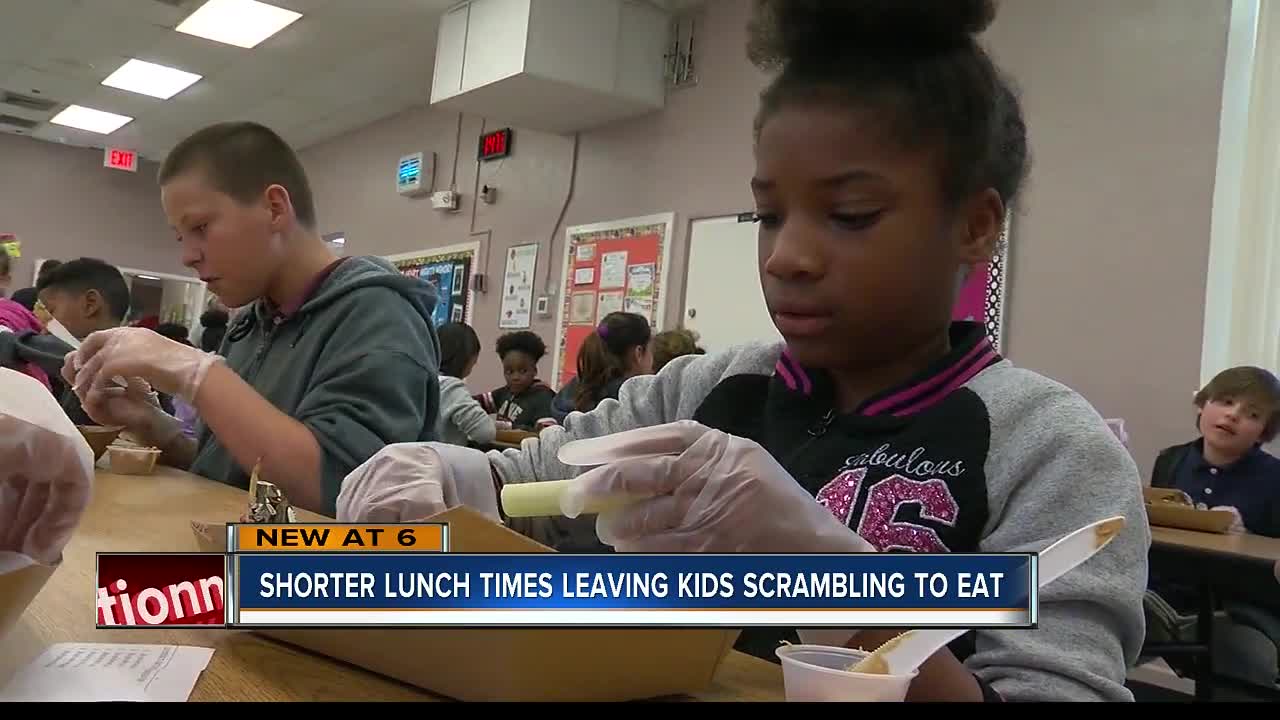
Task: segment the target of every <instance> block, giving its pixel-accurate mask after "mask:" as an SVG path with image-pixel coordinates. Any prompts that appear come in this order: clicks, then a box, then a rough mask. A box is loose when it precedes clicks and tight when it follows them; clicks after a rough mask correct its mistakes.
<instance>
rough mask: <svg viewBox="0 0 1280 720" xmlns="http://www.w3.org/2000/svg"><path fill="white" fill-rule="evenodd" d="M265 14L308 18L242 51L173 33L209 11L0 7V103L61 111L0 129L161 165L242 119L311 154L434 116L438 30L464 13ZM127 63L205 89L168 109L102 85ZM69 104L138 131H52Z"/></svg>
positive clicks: (430, 0) (314, 3)
mask: <svg viewBox="0 0 1280 720" xmlns="http://www.w3.org/2000/svg"><path fill="white" fill-rule="evenodd" d="M267 1H268V2H271V3H272V4H275V5H279V6H281V7H286V8H289V9H291V10H295V11H297V12H300V13H302V15H303V16H302V18H301V19H299V20H298V21H297V22H295V23H293V24H292V25H290V26H289V27H287V28H285V29H284V30H283V31H281V32H280V33H279V34H277V35H275V36H274V37H271V38H269V39H267V40H266V41H265V42H263V43H262V44H261V45H259V46H258V47H256V48H254V49H252V50H247V49H243V48H238V47H233V46H230V45H223V44H220V43H216V42H212V41H209V40H204V39H202V38H198V37H193V36H189V35H185V34H182V33H178V32H175V31H174V30H173V28H175V27H177V25H178V24H179V23H180V22H181V21H182V20H183V19H184V18H186V16H187V15H189V14H190V13H191V12H193V11H194V10H195V9H196V8H198V7H200V5H202V4H203V3H204V0H0V91H10V92H14V93H19V94H22V95H27V96H30V97H35V98H39V99H43V100H48V101H51V102H54V103H56V105H55V106H54V107H53V108H51V109H48V110H45V111H39V110H31V109H27V108H23V107H19V106H15V105H12V104H8V103H4V102H0V115H10V116H15V117H19V118H24V119H26V120H30V121H34V122H36V123H37V124H36V125H35V127H33V128H30V129H24V128H19V127H15V126H13V125H9V124H4V123H3V122H0V131H2V132H8V133H16V134H23V135H30V136H32V137H35V138H38V139H41V140H48V141H51V142H61V143H67V144H71V145H81V146H87V147H102V146H104V145H108V144H109V145H112V146H117V147H125V148H130V149H134V150H137V151H138V152H140V153H141V154H142V155H143V156H144V157H150V158H152V159H160V158H162V157H163V156H164V154H165V153H166V152H167V151H168V149H169V148H170V147H172V146H173V145H174V144H175V143H177V142H178V141H179V140H181V139H182V138H183V137H185V136H186V135H187V134H189V133H191V132H193V131H195V130H197V129H199V128H201V127H203V126H205V125H208V124H211V123H214V122H219V121H222V120H235V119H239V120H254V121H258V122H261V123H264V124H266V125H268V126H270V127H272V128H273V129H275V130H276V131H278V132H280V133H281V134H282V135H283V136H284V137H285V139H286V140H287V141H289V142H290V143H291V144H293V145H294V146H295V147H298V148H302V147H306V146H308V145H311V144H314V143H316V142H319V141H321V140H325V139H328V138H331V137H334V136H337V135H340V134H342V133H344V132H347V131H349V130H353V129H356V128H359V127H362V126H364V125H368V124H369V123H371V122H373V121H375V120H378V119H380V118H383V117H387V116H389V115H393V114H395V113H397V112H400V111H402V110H404V109H406V108H408V107H411V106H414V105H422V104H425V103H426V102H427V100H428V98H429V97H430V86H431V67H432V58H433V56H434V53H435V42H436V27H437V20H438V18H439V16H440V14H441V13H442V12H443V11H444V10H445V9H447V8H449V7H450V6H452V5H454V4H456V2H457V0H267ZM131 57H132V58H138V59H141V60H147V61H150V62H155V63H160V64H162V65H168V66H170V67H176V68H178V69H180V70H186V71H188V72H194V73H198V74H200V75H203V76H204V79H203V80H201V81H200V82H198V83H196V84H195V85H193V86H192V87H190V88H188V89H186V90H184V91H183V92H181V93H179V94H178V95H176V96H175V97H173V98H172V99H170V100H158V99H155V98H151V97H147V96H144V95H138V94H135V93H130V92H127V91H124V90H116V89H113V88H109V87H104V86H102V85H101V84H100V83H101V82H102V80H103V79H104V78H106V77H107V76H108V75H109V74H111V73H112V72H113V71H114V70H115V69H116V68H118V67H119V66H120V65H121V64H122V63H124V62H125V60H127V59H129V58H131ZM2 97H3V95H2V94H0V98H2ZM72 103H74V104H78V105H85V106H88V107H92V108H95V109H98V110H106V111H108V112H113V113H118V114H122V115H128V116H131V117H133V118H134V121H133V122H131V123H129V124H128V125H125V126H124V127H123V128H121V129H120V130H118V131H116V132H115V133H112V134H111V135H107V136H103V135H97V134H94V133H89V132H85V131H80V130H75V129H72V128H67V127H62V126H58V125H53V124H50V123H49V122H48V120H49V119H50V118H52V117H53V116H54V115H56V114H57V113H58V112H59V111H60V110H61V109H62V108H64V107H66V106H67V105H69V104H72Z"/></svg>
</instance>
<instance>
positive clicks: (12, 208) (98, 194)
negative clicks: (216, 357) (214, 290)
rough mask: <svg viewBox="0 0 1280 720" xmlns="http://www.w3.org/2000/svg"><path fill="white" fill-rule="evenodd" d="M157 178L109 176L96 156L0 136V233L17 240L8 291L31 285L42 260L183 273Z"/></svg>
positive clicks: (147, 167)
mask: <svg viewBox="0 0 1280 720" xmlns="http://www.w3.org/2000/svg"><path fill="white" fill-rule="evenodd" d="M16 168H21V171H18V170H16ZM155 173H156V168H155V165H153V164H150V163H143V164H141V165H140V166H139V167H138V172H136V173H127V172H122V171H119V170H108V169H107V168H104V167H102V151H101V150H90V149H85V148H76V147H69V146H63V145H55V144H52V143H47V142H37V141H33V140H30V139H28V138H23V137H17V136H14V135H5V134H0V232H13V233H17V234H18V237H19V239H20V240H21V241H22V258H21V260H19V261H18V263H17V266H16V267H15V268H14V280H13V282H14V284H13V288H14V289H15V290H16V289H17V288H20V287H26V286H27V285H29V284H31V277H32V272H33V271H34V268H35V263H34V261H35V259H36V258H40V257H43V258H58V259H60V260H69V259H72V258H76V257H81V256H89V257H99V258H102V259H103V260H106V261H108V262H111V263H114V264H116V265H122V266H125V267H134V268H140V269H144V270H155V271H158V272H170V273H184V274H185V273H186V269H185V268H183V267H182V259H181V255H180V253H179V250H178V246H177V243H175V242H174V240H173V233H172V232H171V231H170V230H169V229H168V227H167V224H166V223H165V219H164V215H163V213H162V212H161V209H160V191H159V190H158V189H157V188H156V181H155V177H156V175H155Z"/></svg>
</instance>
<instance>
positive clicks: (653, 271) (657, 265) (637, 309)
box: [552, 213, 675, 387]
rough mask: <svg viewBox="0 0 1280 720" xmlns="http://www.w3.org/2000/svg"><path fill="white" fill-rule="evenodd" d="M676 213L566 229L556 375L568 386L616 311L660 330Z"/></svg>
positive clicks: (557, 382) (561, 274)
mask: <svg viewBox="0 0 1280 720" xmlns="http://www.w3.org/2000/svg"><path fill="white" fill-rule="evenodd" d="M674 223H675V215H674V214H673V213H665V214H660V215H648V216H645V217H637V218H627V219H623V220H614V221H609V222H603V223H595V224H593V225H578V226H574V227H570V228H567V229H566V230H565V242H564V259H563V263H562V265H561V267H562V272H561V273H560V288H559V292H560V297H559V300H560V308H559V312H558V313H557V319H556V338H557V339H558V342H557V345H556V354H555V362H554V364H553V368H552V377H553V378H555V382H556V386H557V387H564V385H565V384H566V383H567V382H569V380H570V379H572V378H573V376H574V375H575V374H576V373H577V366H578V349H579V348H580V347H582V342H583V340H585V339H586V338H587V336H588V335H590V334H591V333H593V332H595V331H596V326H597V325H599V323H600V319H601V318H603V317H604V316H606V315H608V314H609V313H611V312H615V311H626V312H634V313H637V314H639V315H643V316H645V317H646V318H648V320H649V325H650V326H651V327H652V328H653V330H654V332H655V333H656V332H657V331H658V330H659V329H660V326H661V325H662V321H663V317H664V312H665V310H666V296H667V292H666V279H667V276H668V272H669V269H670V265H671V232H672V228H673V226H674Z"/></svg>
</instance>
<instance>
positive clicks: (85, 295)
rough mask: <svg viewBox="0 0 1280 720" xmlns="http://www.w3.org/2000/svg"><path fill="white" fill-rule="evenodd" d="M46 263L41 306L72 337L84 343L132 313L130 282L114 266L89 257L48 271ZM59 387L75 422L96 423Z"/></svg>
mask: <svg viewBox="0 0 1280 720" xmlns="http://www.w3.org/2000/svg"><path fill="white" fill-rule="evenodd" d="M47 265H48V263H45V264H44V265H42V266H41V267H40V279H39V280H37V281H36V293H37V296H38V297H39V300H40V306H41V307H43V308H44V309H45V311H46V312H48V313H49V316H50V317H51V318H53V319H54V320H56V321H57V322H58V324H60V325H62V327H63V328H65V329H66V331H67V332H68V333H70V334H71V336H72V337H73V338H75V339H76V340H77V341H81V342H83V341H84V339H85V338H87V337H89V336H90V335H92V334H93V333H95V332H97V331H99V330H109V329H111V328H117V327H120V326H121V325H123V324H124V321H125V318H126V317H128V315H129V303H130V298H129V285H128V284H127V283H125V281H124V275H123V274H121V272H120V270H119V269H117V268H116V266H115V265H112V264H111V263H108V262H106V261H105V260H99V259H98V258H89V257H82V258H78V259H75V260H70V261H68V262H64V263H58V264H57V265H55V266H54V268H53V269H52V270H49V271H48V272H46V271H45V266H47ZM60 386H61V390H62V397H61V402H62V409H63V410H65V411H66V413H67V415H68V416H69V417H70V418H71V420H72V422H75V423H76V424H78V425H91V424H93V420H92V419H91V418H90V417H89V415H88V414H87V413H86V412H85V411H84V409H83V408H82V407H81V405H80V398H78V397H77V396H76V394H75V393H74V392H73V391H72V390H71V388H70V386H69V385H66V384H65V383H60Z"/></svg>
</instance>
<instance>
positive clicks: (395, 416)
mask: <svg viewBox="0 0 1280 720" xmlns="http://www.w3.org/2000/svg"><path fill="white" fill-rule="evenodd" d="M435 303H436V297H435V293H434V291H433V290H432V289H431V287H430V286H428V285H427V284H426V283H424V282H422V281H420V280H418V279H416V278H410V277H406V276H404V275H402V274H400V273H399V272H398V271H396V269H395V268H394V267H393V266H392V265H391V264H390V263H388V262H387V261H385V260H383V259H381V258H376V257H350V258H346V259H345V260H344V261H343V262H342V263H341V264H340V265H338V266H337V267H336V268H335V269H334V270H333V271H332V273H330V275H329V276H328V277H327V278H325V279H324V281H323V282H321V284H320V285H319V287H317V288H316V290H315V292H314V293H312V294H311V296H310V297H309V298H308V299H307V300H306V301H305V302H304V303H303V304H302V306H301V307H300V308H299V309H298V311H297V312H296V313H293V314H292V315H289V316H288V317H283V318H277V317H276V311H275V309H274V308H273V307H271V305H270V303H269V302H268V301H266V300H265V299H264V300H258V301H256V302H255V303H253V304H252V305H251V306H249V307H248V308H246V310H247V311H246V312H243V313H240V314H239V316H238V317H237V318H236V319H235V320H234V321H233V322H232V324H231V326H230V327H228V328H227V334H226V337H225V338H224V339H223V341H222V347H221V350H220V354H222V355H223V356H224V357H226V359H227V365H228V366H229V367H230V368H231V369H232V370H234V371H235V372H236V373H237V374H238V375H240V377H242V378H244V380H245V381H246V382H248V383H249V384H250V385H252V386H253V388H254V389H255V390H257V391H258V393H260V394H261V395H262V396H263V397H265V398H266V399H267V400H268V401H270V402H271V404H272V405H275V406H276V407H277V408H279V409H280V410H281V411H283V412H285V413H288V414H289V416H290V417H292V418H294V419H295V420H297V421H299V422H301V423H303V424H304V425H306V426H307V427H308V428H309V429H310V430H311V432H312V433H314V434H315V437H316V440H317V441H318V442H319V444H320V451H321V458H322V461H321V481H322V482H323V484H324V493H323V497H324V503H325V504H324V508H323V510H324V511H325V512H326V513H328V514H330V515H332V514H334V512H335V510H334V503H335V502H336V500H337V497H338V491H339V489H340V488H341V484H342V480H343V478H345V477H346V476H347V474H349V473H350V472H351V471H352V470H354V469H355V468H356V467H357V466H358V465H360V464H361V463H363V462H364V461H365V460H368V459H369V458H370V457H371V456H372V455H373V454H374V453H376V452H377V451H379V450H381V449H382V448H383V447H384V446H386V445H389V444H392V443H399V442H420V441H430V440H434V439H435V428H436V416H437V413H438V411H439V410H438V403H439V382H438V380H437V373H438V372H439V362H440V348H439V342H438V340H437V338H436V334H435V328H434V327H433V326H432V324H431V312H432V310H433V309H434V307H435ZM198 442H199V449H198V451H197V454H196V458H195V461H194V462H193V463H192V465H191V472H193V473H196V474H197V475H203V476H204V477H207V478H210V479H213V480H218V481H221V482H224V483H228V484H231V485H237V486H239V487H242V488H248V486H249V485H248V483H249V474H248V473H249V471H250V470H252V468H243V467H240V465H239V464H238V463H237V462H236V461H235V460H234V459H233V458H232V457H231V454H230V453H229V452H227V450H226V449H225V448H224V447H223V446H222V445H221V444H220V443H219V442H218V439H217V438H216V437H214V436H213V434H212V433H211V432H210V431H209V429H208V428H207V427H205V426H203V425H202V426H201V427H200V429H199V433H198Z"/></svg>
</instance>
